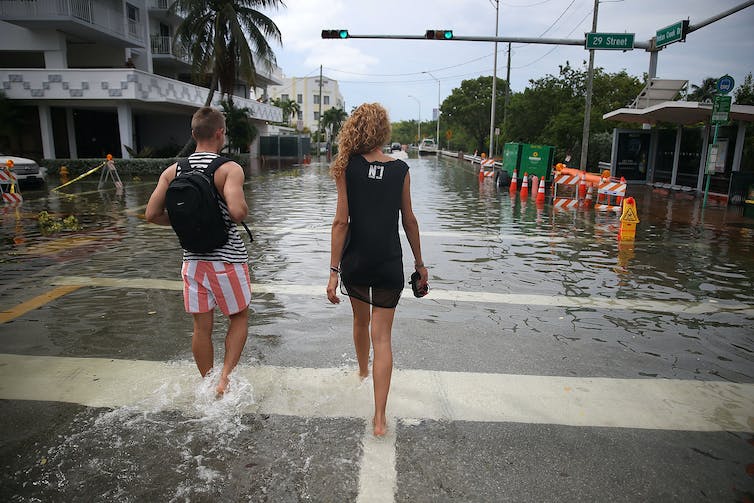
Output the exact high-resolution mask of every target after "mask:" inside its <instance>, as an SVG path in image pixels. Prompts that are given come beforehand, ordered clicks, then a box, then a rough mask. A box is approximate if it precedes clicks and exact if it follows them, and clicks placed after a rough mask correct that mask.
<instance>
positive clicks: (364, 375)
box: [359, 370, 369, 381]
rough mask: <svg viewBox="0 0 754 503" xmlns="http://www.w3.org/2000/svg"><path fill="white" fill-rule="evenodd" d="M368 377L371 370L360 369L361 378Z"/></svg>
mask: <svg viewBox="0 0 754 503" xmlns="http://www.w3.org/2000/svg"><path fill="white" fill-rule="evenodd" d="M367 377H369V370H367V371H365V372H362V371H361V370H359V379H361V380H362V381H363V380H364V379H366V378H367Z"/></svg>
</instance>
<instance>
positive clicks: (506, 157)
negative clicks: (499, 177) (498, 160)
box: [503, 142, 523, 175]
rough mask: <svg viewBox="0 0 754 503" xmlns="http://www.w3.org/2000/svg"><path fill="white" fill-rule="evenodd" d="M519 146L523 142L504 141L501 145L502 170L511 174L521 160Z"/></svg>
mask: <svg viewBox="0 0 754 503" xmlns="http://www.w3.org/2000/svg"><path fill="white" fill-rule="evenodd" d="M521 147H523V143H513V142H511V143H506V144H505V147H503V170H504V171H507V172H508V174H510V175H512V174H513V171H515V170H517V169H518V165H519V163H520V162H521Z"/></svg>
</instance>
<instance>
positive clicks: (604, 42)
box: [584, 33, 634, 51]
mask: <svg viewBox="0 0 754 503" xmlns="http://www.w3.org/2000/svg"><path fill="white" fill-rule="evenodd" d="M584 35H586V42H585V43H584V49H612V50H618V51H631V50H633V48H634V34H633V33H585V34H584Z"/></svg>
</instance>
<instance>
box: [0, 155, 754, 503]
mask: <svg viewBox="0 0 754 503" xmlns="http://www.w3.org/2000/svg"><path fill="white" fill-rule="evenodd" d="M408 163H409V166H410V167H411V170H410V174H411V188H412V197H413V205H414V211H415V213H416V215H417V217H418V219H419V224H420V229H421V235H422V249H423V256H424V261H425V263H426V264H427V265H428V267H429V282H430V285H431V291H430V294H429V295H428V296H427V297H425V298H423V299H420V300H419V299H414V298H413V297H412V296H411V294H410V291H409V292H404V295H403V298H402V300H401V302H400V304H399V306H398V309H397V312H396V319H395V324H394V327H393V351H394V364H395V368H396V372H395V375H394V381H393V388H392V390H391V395H390V398H389V401H388V414H389V415H391V416H392V417H393V420H392V421H393V422H392V423H391V426H392V427H391V434H390V435H388V437H387V438H385V439H381V440H375V439H373V438H371V435H369V433H365V432H368V431H369V430H370V426H371V425H369V424H368V423H369V418H370V417H371V416H370V414H371V409H370V407H371V383H370V382H366V383H359V382H358V379H357V377H356V371H355V369H356V367H357V366H356V359H355V354H354V350H353V344H352V339H351V316H350V307H349V305H348V302H347V301H344V302H342V303H341V304H340V305H338V306H334V305H330V304H329V303H328V302H327V298H326V296H325V286H326V283H327V279H328V265H329V263H328V261H329V251H330V250H329V246H330V224H331V222H332V217H333V213H334V209H335V187H334V183H333V181H332V180H331V179H330V178H329V176H328V175H327V167H326V166H319V165H316V164H315V165H312V166H306V167H288V168H286V167H280V168H278V167H266V168H260V167H255V168H254V169H252V170H251V171H252V173H251V175H250V176H249V177H248V178H247V183H246V185H245V191H246V197H247V201H248V203H249V218H248V219H247V223H248V224H249V225H250V226H251V228H252V231H253V233H254V242H253V243H251V244H250V245H249V246H248V248H249V252H250V272H251V281H252V283H253V287H252V292H253V299H252V304H251V308H252V312H251V316H250V329H249V339H248V341H247V344H246V348H245V350H244V354H243V356H242V359H241V363H240V365H239V369H238V372H237V375H236V376H235V377H234V380H233V382H232V383H231V390H232V392H231V393H229V394H228V395H227V396H226V397H225V398H223V399H222V400H220V401H215V400H214V398H213V393H212V392H211V386H210V385H209V384H208V383H203V382H202V381H201V379H200V378H199V374H198V372H197V371H196V369H195V367H194V364H193V358H192V354H191V347H190V340H191V331H192V324H191V319H190V317H189V315H187V314H185V313H184V311H183V301H182V296H181V282H180V266H181V255H180V250H179V248H178V242H177V238H176V237H175V235H174V233H173V232H172V230H171V229H170V228H169V227H159V226H155V225H150V224H147V223H146V222H145V220H144V219H143V213H144V207H145V205H146V203H147V200H148V198H149V195H150V193H151V191H152V189H153V188H154V185H155V183H156V178H155V177H143V180H133V179H131V178H132V177H131V176H123V177H122V178H123V181H124V183H125V193H124V194H123V195H120V196H119V195H116V194H115V191H114V189H109V190H103V191H98V190H97V182H96V181H83V182H78V183H76V184H74V185H72V186H71V187H69V188H67V189H64V190H62V191H61V192H60V193H53V192H48V191H47V190H43V191H25V192H24V198H25V200H24V203H23V205H22V206H20V207H19V208H17V209H12V208H4V209H2V214H0V217H1V218H2V220H1V222H2V226H1V227H0V233H1V234H0V271H1V274H2V279H0V300H1V301H2V306H3V311H4V312H3V313H2V316H3V318H2V322H0V373H2V378H1V379H0V399H1V400H2V401H1V402H0V403H2V414H1V415H0V417H2V419H0V427H1V428H2V430H3V432H4V435H3V440H2V442H1V443H0V454H2V466H3V474H2V476H0V496H2V499H3V500H4V501H38V500H42V501H79V500H82V501H83V500H85V501H101V500H105V499H108V500H109V499H115V500H117V501H355V500H357V499H358V500H360V501H386V500H387V501H393V500H395V501H521V500H540V501H555V500H557V501H600V500H602V501H688V500H703V499H708V500H710V501H740V500H744V499H745V498H747V497H748V498H754V480H753V479H752V475H751V474H752V473H754V444H753V443H752V438H753V437H752V432H754V288H753V285H754V220H751V219H748V220H745V219H743V218H742V217H741V216H740V212H739V213H736V211H735V210H734V209H728V208H727V207H725V206H722V205H718V204H717V203H716V202H715V201H710V202H708V205H707V207H706V209H702V208H701V201H700V200H699V199H694V198H692V197H691V196H688V195H684V194H676V195H673V194H667V193H663V192H661V191H656V190H653V189H651V188H649V187H644V186H631V185H629V187H628V195H630V196H633V197H635V198H636V201H637V208H638V213H639V219H640V221H641V223H640V224H639V225H638V227H637V234H636V240H635V242H633V243H619V242H618V240H617V234H618V226H619V220H618V216H617V215H614V214H612V213H607V214H606V213H595V212H594V211H593V210H578V211H557V212H554V211H553V208H552V207H551V206H550V205H549V204H548V205H545V206H544V207H542V208H538V207H537V206H536V205H535V204H534V198H533V197H530V198H529V199H528V200H526V201H522V200H521V199H520V198H519V197H518V196H516V197H511V196H509V194H508V192H507V189H502V190H501V189H497V188H496V187H495V186H494V185H493V183H492V181H491V180H489V179H488V180H485V181H484V182H483V183H481V184H480V182H479V181H478V179H477V176H476V175H477V169H478V168H475V167H472V166H471V165H469V164H468V163H462V162H459V161H455V160H452V159H444V158H443V159H435V158H434V157H432V158H422V159H410V160H408ZM56 185H57V180H53V179H49V180H48V187H49V188H51V187H54V186H56ZM43 210H46V211H48V212H49V213H50V214H52V215H53V216H56V217H66V216H68V215H74V216H75V217H76V218H77V219H78V221H79V223H80V225H81V226H82V230H80V231H74V232H60V233H55V234H52V235H43V234H42V233H41V231H40V228H39V226H38V222H37V215H38V213H39V212H40V211H43ZM242 235H243V236H245V233H242ZM402 241H403V250H404V265H405V266H406V268H405V272H406V276H407V278H408V275H409V274H410V269H409V267H410V264H411V254H410V249H409V247H408V243H407V241H406V240H405V236H404V237H402ZM226 328H227V325H226V322H225V320H224V319H222V317H221V316H216V318H215V332H214V338H213V340H214V343H215V351H216V355H218V356H219V355H222V351H223V348H222V342H223V336H224V331H225V329H226Z"/></svg>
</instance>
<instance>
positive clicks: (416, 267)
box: [414, 262, 424, 269]
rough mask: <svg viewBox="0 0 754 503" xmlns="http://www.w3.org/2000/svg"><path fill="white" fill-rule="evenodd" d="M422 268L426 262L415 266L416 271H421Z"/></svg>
mask: <svg viewBox="0 0 754 503" xmlns="http://www.w3.org/2000/svg"><path fill="white" fill-rule="evenodd" d="M422 267H424V262H422V263H421V264H414V269H421V268H422Z"/></svg>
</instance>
